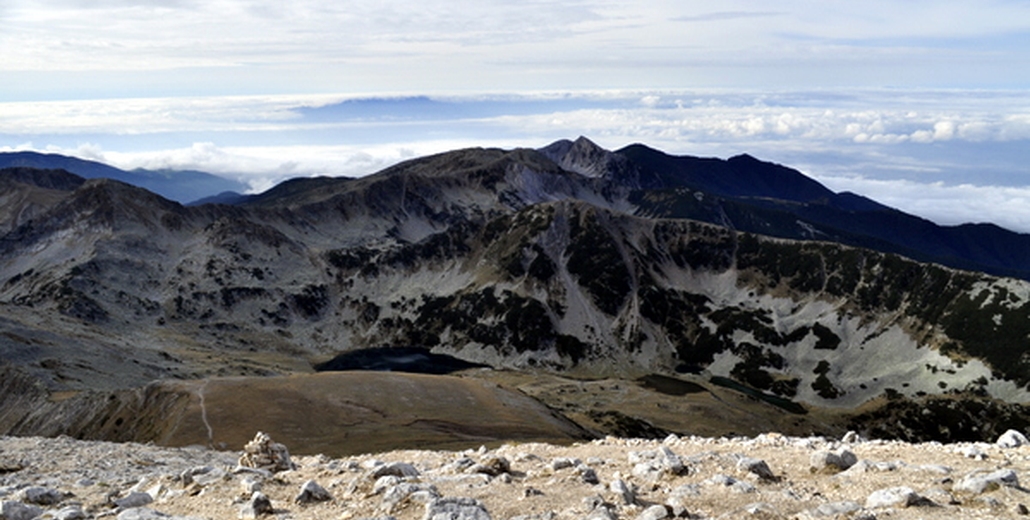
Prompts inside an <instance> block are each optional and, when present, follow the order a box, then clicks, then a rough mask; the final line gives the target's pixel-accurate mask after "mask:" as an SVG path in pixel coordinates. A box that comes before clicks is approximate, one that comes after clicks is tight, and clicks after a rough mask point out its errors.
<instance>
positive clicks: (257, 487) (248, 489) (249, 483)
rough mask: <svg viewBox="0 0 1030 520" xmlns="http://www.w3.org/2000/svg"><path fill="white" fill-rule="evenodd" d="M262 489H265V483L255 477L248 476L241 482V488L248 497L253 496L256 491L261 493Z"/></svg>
mask: <svg viewBox="0 0 1030 520" xmlns="http://www.w3.org/2000/svg"><path fill="white" fill-rule="evenodd" d="M262 487H264V482H263V481H262V480H261V479H259V478H256V477H255V476H253V475H247V476H246V477H243V480H241V481H240V488H241V490H242V491H243V494H244V495H247V496H250V495H253V494H254V492H255V491H261V488H262Z"/></svg>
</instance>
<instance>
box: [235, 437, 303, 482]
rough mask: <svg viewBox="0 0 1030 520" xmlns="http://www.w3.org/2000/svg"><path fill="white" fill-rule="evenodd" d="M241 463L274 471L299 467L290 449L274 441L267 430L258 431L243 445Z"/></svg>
mask: <svg viewBox="0 0 1030 520" xmlns="http://www.w3.org/2000/svg"><path fill="white" fill-rule="evenodd" d="M239 464H240V466H243V467H247V468H256V469H263V470H267V471H271V472H272V473H277V472H280V471H292V470H295V469H297V466H296V465H295V464H294V463H293V462H292V461H291V460H290V450H288V449H286V446H284V445H282V444H280V443H278V442H275V441H273V440H272V437H270V436H269V435H268V434H267V433H265V432H257V435H255V436H254V440H252V441H250V442H248V443H247V445H246V446H244V447H243V455H242V456H240V461H239Z"/></svg>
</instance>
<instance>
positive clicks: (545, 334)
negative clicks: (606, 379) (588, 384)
mask: <svg viewBox="0 0 1030 520" xmlns="http://www.w3.org/2000/svg"><path fill="white" fill-rule="evenodd" d="M445 332H449V333H450V335H451V337H452V338H461V337H464V338H467V339H468V340H470V341H474V342H476V343H480V344H483V345H486V346H489V347H492V348H494V349H497V351H498V352H502V353H517V352H518V353H520V352H527V351H539V350H544V349H547V348H552V347H553V348H555V350H556V351H557V352H558V354H559V355H561V356H564V357H566V358H567V359H569V360H570V361H572V362H573V363H577V362H579V361H581V360H582V359H583V358H584V357H585V356H586V355H587V353H588V352H589V350H590V346H589V345H587V344H585V343H583V342H582V341H580V340H579V339H577V338H574V337H572V336H567V335H563V334H559V333H558V332H557V330H556V328H555V325H554V322H553V320H552V318H551V315H550V313H549V311H548V308H547V306H546V305H545V304H544V303H542V302H540V301H539V300H536V299H533V298H527V297H523V296H520V295H518V294H515V293H514V292H511V291H507V290H505V291H500V294H498V293H497V291H496V289H495V288H493V287H487V288H484V289H482V290H480V291H477V292H471V293H463V294H458V295H453V296H440V297H425V298H424V300H423V303H422V305H421V307H420V308H419V309H418V316H417V318H416V319H415V321H414V323H412V324H411V328H410V330H408V332H407V335H408V338H409V340H410V341H411V344H412V345H425V346H432V345H435V344H436V343H435V342H436V341H439V337H440V336H442V335H443V334H444V333H445ZM427 340H433V341H434V342H433V343H428V342H426V341H427Z"/></svg>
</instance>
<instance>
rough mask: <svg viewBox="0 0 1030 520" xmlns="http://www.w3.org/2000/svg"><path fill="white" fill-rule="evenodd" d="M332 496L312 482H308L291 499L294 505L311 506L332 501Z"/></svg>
mask: <svg viewBox="0 0 1030 520" xmlns="http://www.w3.org/2000/svg"><path fill="white" fill-rule="evenodd" d="M332 499H333V496H332V495H330V494H329V492H328V491H326V489H325V488H324V487H322V486H320V485H319V484H318V482H315V481H314V480H309V481H307V482H305V483H304V485H302V486H301V487H300V493H297V496H296V497H294V498H293V502H294V503H296V504H312V503H315V502H326V501H329V500H332Z"/></svg>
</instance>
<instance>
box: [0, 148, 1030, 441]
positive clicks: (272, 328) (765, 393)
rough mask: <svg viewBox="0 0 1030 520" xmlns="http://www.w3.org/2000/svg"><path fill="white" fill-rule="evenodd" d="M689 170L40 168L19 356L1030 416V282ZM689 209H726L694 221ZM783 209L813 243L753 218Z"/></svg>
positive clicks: (22, 258) (3, 249) (171, 370)
mask: <svg viewBox="0 0 1030 520" xmlns="http://www.w3.org/2000/svg"><path fill="white" fill-rule="evenodd" d="M577 143H578V144H577ZM737 162H738V163H739V164H744V165H748V164H753V163H754V159H748V158H743V159H739V160H738V161H737ZM562 164H565V166H562ZM706 164H707V163H706ZM712 164H715V163H712ZM570 168H571V169H570ZM723 168H728V166H725V165H722V166H718V169H719V171H723V172H725V171H727V170H724V169H723ZM762 168H771V170H770V171H775V172H776V174H777V175H787V176H795V175H801V174H800V173H798V172H794V171H793V170H789V169H787V168H785V167H776V166H763V167H762ZM577 170H580V171H577ZM763 171H764V170H763ZM582 172H586V174H584V173H582ZM673 173H676V172H673ZM18 175H24V172H21V173H19V174H18ZM41 175H42V176H44V177H45V176H55V175H63V174H54V173H44V174H41ZM8 176H9V177H11V179H13V178H14V177H15V176H16V175H15V173H6V171H0V182H4V181H5V179H6V178H7V177H8ZM665 177H666V178H664V180H663V177H662V176H661V175H658V174H657V173H656V172H653V171H652V172H650V173H649V172H648V171H645V170H640V169H639V168H638V167H636V166H634V164H633V163H632V161H630V160H629V159H626V158H625V157H623V156H619V155H617V154H616V153H615V152H607V151H604V150H603V149H600V148H599V147H596V145H593V144H592V143H590V142H589V141H588V140H586V139H585V138H584V139H581V140H577V142H569V143H565V142H561V143H558V144H557V145H553V146H551V147H548V148H547V149H546V151H540V150H532V149H515V150H501V149H464V150H457V151H453V152H446V153H443V154H437V155H433V156H428V157H424V158H419V159H414V160H411V161H406V162H404V163H401V164H398V165H395V166H393V167H390V168H388V169H386V170H384V171H382V172H379V173H377V174H374V175H370V176H367V177H362V178H358V179H332V178H321V179H300V180H296V181H292V182H289V183H286V184H284V185H281V186H280V187H278V188H277V189H273V190H270V191H269V192H266V193H264V194H260V195H257V196H254V197H251V198H248V199H247V200H246V201H245V202H244V203H242V204H237V205H225V204H208V205H200V206H183V205H182V204H179V203H176V202H172V201H168V200H165V199H161V198H160V197H158V196H157V195H154V194H151V193H148V192H146V191H145V190H142V189H140V188H136V187H133V186H130V185H127V184H124V183H120V182H117V181H111V180H88V181H85V180H84V181H83V182H82V183H81V184H80V185H79V186H78V187H76V188H74V189H69V190H63V191H62V190H53V189H49V188H42V187H38V186H37V187H36V188H35V191H33V189H28V191H27V192H32V193H35V194H39V195H40V196H39V200H40V201H42V202H41V204H40V205H39V206H38V207H37V208H36V209H34V210H33V212H31V214H26V215H25V216H24V217H18V216H15V215H7V214H3V217H4V218H5V219H7V220H4V221H3V222H0V224H3V226H6V228H5V227H0V229H9V231H6V232H4V234H3V235H2V236H0V308H2V309H3V310H4V314H3V315H4V319H3V320H0V331H2V332H3V334H0V351H2V352H4V353H5V356H4V358H5V359H7V360H9V361H8V362H10V363H13V364H14V365H15V366H16V367H17V370H19V371H25V372H27V373H29V374H30V375H31V377H33V378H35V379H36V380H37V381H38V382H39V384H40V385H41V386H42V387H44V388H46V389H47V391H50V392H78V391H96V390H103V391H114V390H117V389H123V388H125V387H131V386H137V385H141V384H145V383H146V382H148V381H151V380H155V379H203V378H206V377H216V376H223V377H227V376H236V377H267V376H273V375H285V374H295V373H304V372H310V371H311V370H313V365H315V364H317V363H320V362H324V361H327V360H328V359H330V358H332V357H334V356H336V355H338V354H340V353H342V352H349V351H356V350H359V349H367V348H389V347H393V346H396V347H414V348H420V349H425V350H429V351H431V352H433V353H436V354H447V355H451V356H454V357H456V358H459V359H461V360H464V361H466V362H470V363H478V364H483V365H488V366H491V367H493V368H494V369H497V370H510V371H515V372H517V373H520V374H533V373H540V374H562V375H565V376H568V377H576V378H584V379H588V380H594V379H604V378H614V379H617V380H635V379H636V378H639V377H642V376H647V375H649V374H661V375H664V376H675V377H690V378H694V379H691V381H695V382H696V384H699V385H703V386H704V385H708V386H709V387H711V385H715V386H718V387H720V388H728V386H726V385H729V387H733V388H736V389H739V390H740V391H745V390H746V392H749V393H748V395H749V396H753V397H754V398H755V399H757V400H759V401H761V402H762V403H765V404H764V405H762V406H766V405H770V406H769V407H768V408H763V410H766V411H764V412H762V413H783V411H784V410H794V411H793V412H789V413H796V411H797V410H798V409H801V410H803V411H809V410H824V411H825V410H830V411H832V413H833V414H847V413H850V412H849V411H850V410H858V409H861V408H863V407H866V408H868V407H874V406H884V403H886V406H888V407H890V406H894V407H895V408H897V409H899V410H900V409H901V408H900V407H897V406H896V405H895V404H892V403H895V401H892V400H896V399H905V400H909V401H911V402H915V401H917V400H920V399H930V398H942V399H945V400H950V401H952V402H955V403H963V402H966V400H988V401H989V400H997V401H999V402H1002V403H1006V404H1010V405H1012V406H1013V407H1015V408H1013V410H1015V411H1010V410H1009V409H1008V408H1005V409H1004V410H1005V411H1004V412H999V413H1002V414H1004V417H1005V419H1004V421H1002V419H1001V418H999V419H998V421H997V424H996V425H995V426H992V427H991V428H995V427H1000V426H999V425H1001V424H1005V425H1010V424H1012V423H1013V421H1017V422H1018V421H1026V424H1030V413H1025V415H1019V414H1021V413H1024V412H1022V411H1020V410H1022V409H1021V408H1019V407H1020V406H1021V405H1020V403H1025V402H1027V401H1030V364H1028V363H1027V362H1025V361H1024V359H1023V358H1024V355H1025V353H1026V352H1027V350H1028V346H1027V345H1026V341H1025V338H1026V337H1027V336H1028V334H1030V329H1028V327H1030V325H1026V324H1027V323H1030V284H1028V283H1027V282H1025V281H1021V280H1015V279H1007V278H997V277H994V276H990V275H987V274H983V273H977V272H968V271H960V270H956V269H952V268H946V267H942V266H940V265H933V264H924V263H919V262H916V261H914V260H911V259H908V258H904V257H901V256H898V255H897V254H895V253H893V252H882V251H875V250H870V249H861V248H856V247H853V246H850V245H847V244H840V243H837V242H834V241H833V239H834V237H833V236H832V235H830V234H829V233H827V230H828V229H829V228H826V227H823V228H822V229H820V227H819V225H818V224H812V223H806V222H805V221H803V220H801V219H800V218H799V216H798V215H799V214H800V213H801V209H804V208H805V207H806V205H812V206H816V207H819V208H825V207H828V206H827V205H826V203H825V202H824V200H823V199H825V197H822V193H823V192H822V191H819V190H814V189H812V188H811V186H812V185H811V184H808V183H807V182H806V181H804V180H800V181H799V182H801V183H802V185H804V186H809V188H805V189H804V190H802V194H800V195H797V196H796V197H794V199H799V200H786V199H775V200H774V199H769V198H763V197H760V195H762V194H763V193H764V192H762V191H761V190H763V189H766V188H764V187H762V186H756V187H752V188H751V190H752V191H751V192H749V193H748V194H747V196H746V197H737V198H730V197H728V196H724V195H716V194H712V193H708V192H702V191H699V190H698V189H697V188H696V186H695V187H687V186H685V185H684V184H685V181H684V180H683V179H682V178H679V180H678V181H677V177H675V176H674V175H672V174H668V175H666V176H665ZM65 179H66V180H70V179H74V177H65ZM688 180H689V179H688ZM659 181H661V182H660V183H659ZM674 181H675V182H678V183H679V184H678V185H675V184H674ZM11 182H14V181H11ZM40 183H41V184H46V182H45V181H41V182H40ZM724 184H725V183H724ZM20 185H22V186H28V185H26V184H24V183H21V184H20ZM647 186H657V187H653V188H648V187H647ZM730 188H732V186H728V187H727V188H726V190H730ZM777 189H779V188H777ZM726 193H729V191H727V192H726ZM43 195H46V196H45V197H44V196H43ZM813 197H814V198H813ZM845 197H846V198H847V201H848V202H849V203H850V202H853V201H854V198H852V197H848V196H845ZM813 200H814V201H815V202H812V201H813ZM755 201H758V202H757V203H756V202H755ZM803 201H808V202H803ZM859 202H862V201H861V200H859ZM662 204H665V205H666V206H662ZM783 208H786V209H783ZM799 208H801V209H799ZM688 210H689V211H694V212H697V213H698V214H699V215H701V216H708V217H710V218H713V219H714V220H720V219H721V222H722V224H723V225H717V224H713V223H709V222H704V221H703V219H691V218H684V217H682V216H680V217H674V216H671V215H677V214H678V215H683V214H684V213H685V212H686V211H688ZM713 216H716V217H718V218H714V217H713ZM16 219H19V220H18V221H17V222H14V220H16ZM748 219H751V220H748ZM763 223H765V224H768V225H769V226H773V225H775V226H779V227H775V226H773V229H774V230H775V229H781V230H782V229H792V230H795V231H793V233H795V234H796V235H798V236H799V237H800V238H804V240H800V239H798V238H791V237H776V236H766V235H763V234H759V233H756V232H753V231H748V230H746V229H740V228H742V227H745V226H744V224H747V225H752V226H755V227H756V228H757V229H761V224H763ZM802 224H805V225H802ZM806 226H807V227H806ZM971 229H976V228H971ZM798 230H800V231H798ZM829 230H830V231H832V229H829ZM997 233H1000V234H999V235H998V236H1000V237H1002V238H1004V237H1006V236H1007V235H1006V234H1005V233H1002V232H997ZM841 234H843V232H841ZM860 238H861V237H860ZM866 239H867V240H873V239H870V238H866ZM856 240H858V239H856ZM62 337H64V338H67V340H66V341H62V340H61V339H60V338H62ZM733 391H737V390H733ZM16 398H17V396H10V397H9V398H8V399H9V400H8V401H6V402H8V403H15V402H16V401H17V399H16ZM561 399H567V398H561ZM909 401H906V402H909ZM3 406H5V405H3V404H2V403H0V410H2V409H3ZM10 406H16V404H10ZM577 406H579V405H577ZM585 406H593V405H585ZM955 406H958V405H957V404H956V405H955ZM594 411H595V412H596V413H595V414H594V415H590V414H585V417H587V419H584V420H596V421H601V419H598V418H604V417H611V415H606V414H607V413H608V412H611V411H612V410H594ZM953 412H954V410H952V409H950V408H948V407H947V406H945V407H943V408H942V409H941V410H940V411H939V412H935V413H940V414H942V416H944V415H946V414H948V413H953ZM648 413H650V412H648ZM813 413H814V412H813ZM820 413H831V412H820ZM899 413H901V412H899ZM905 413H907V412H905ZM956 413H957V412H956ZM963 413H966V412H963ZM835 416H837V415H835ZM590 417H593V418H594V419H590ZM1013 417H1014V418H1013ZM870 420H872V419H870ZM805 424H808V423H805ZM864 427H870V428H871V426H869V425H868V424H867V425H865V426H864ZM991 431H993V429H992V430H991ZM942 435H944V434H942ZM956 435H957V433H956ZM963 435H965V433H963Z"/></svg>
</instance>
